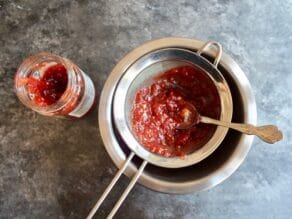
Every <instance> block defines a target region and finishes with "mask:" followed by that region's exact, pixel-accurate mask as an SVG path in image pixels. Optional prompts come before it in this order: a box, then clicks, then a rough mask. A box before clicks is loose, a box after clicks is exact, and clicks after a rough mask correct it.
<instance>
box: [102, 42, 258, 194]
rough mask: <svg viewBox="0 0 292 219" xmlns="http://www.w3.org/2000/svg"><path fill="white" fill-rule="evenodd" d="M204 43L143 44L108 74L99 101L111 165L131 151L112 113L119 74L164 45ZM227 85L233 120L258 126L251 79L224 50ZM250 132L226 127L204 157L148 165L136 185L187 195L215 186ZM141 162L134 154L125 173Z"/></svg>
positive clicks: (238, 157)
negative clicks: (183, 163) (175, 165)
mask: <svg viewBox="0 0 292 219" xmlns="http://www.w3.org/2000/svg"><path fill="white" fill-rule="evenodd" d="M203 44H204V42H202V41H199V40H194V39H186V38H163V39H159V40H154V41H150V42H148V43H145V44H143V45H142V46H140V47H138V48H136V49H135V50H133V51H131V52H130V53H129V54H127V55H126V56H125V57H123V59H121V61H120V62H119V63H118V64H117V65H116V66H115V68H114V69H113V70H112V72H111V73H110V75H109V77H108V79H107V81H106V83H105V85H104V88H103V90H102V93H101V96H100V102H99V128H100V134H101V137H102V140H103V142H104V145H105V148H106V150H107V152H108V154H109V156H110V158H111V159H112V160H113V162H114V164H115V165H116V166H117V167H118V168H120V167H121V166H122V165H123V164H124V162H125V160H126V158H127V157H128V155H129V153H130V149H129V148H128V146H127V145H126V144H125V143H124V142H123V140H122V139H121V138H120V136H119V135H118V133H117V132H116V130H115V127H114V123H113V117H112V104H113V94H114V91H115V89H116V86H117V84H118V82H119V80H120V78H121V76H122V75H123V73H124V72H125V71H126V70H127V69H128V68H129V67H130V66H131V65H132V64H133V62H135V60H137V59H139V58H140V57H142V56H143V55H145V54H147V53H149V52H151V51H154V50H158V49H163V48H170V47H176V48H183V49H188V50H190V51H197V50H198V49H199V48H201V47H202V45H203ZM206 54H207V56H208V57H207V58H210V60H213V58H214V57H215V56H216V50H214V49H211V48H210V49H208V50H207V51H206ZM218 68H219V69H220V71H221V73H222V74H223V75H224V78H225V79H226V80H227V82H228V84H229V87H230V89H231V94H232V99H233V105H234V108H233V111H234V112H233V118H232V121H233V122H241V123H250V124H254V125H255V124H256V118H257V112H256V104H255V98H254V95H253V93H252V90H251V86H250V83H249V81H248V79H247V78H246V76H245V74H244V72H243V71H242V70H241V68H240V67H239V66H238V64H237V63H236V62H235V61H234V60H233V59H232V58H231V57H230V56H228V55H227V54H225V53H223V54H222V59H221V61H220V64H219V65H218ZM252 141H253V136H248V135H244V134H241V133H237V132H233V131H229V132H228V133H227V135H226V137H225V139H224V141H223V142H222V143H221V145H220V147H218V148H217V150H215V151H214V152H213V153H212V155H210V156H209V157H207V158H206V159H204V160H203V161H201V162H199V163H197V164H195V165H192V166H190V167H186V168H180V169H168V168H161V167H156V166H152V165H148V166H147V167H146V169H145V170H144V172H143V173H142V175H141V177H140V178H139V181H138V182H139V183H140V184H142V185H144V186H146V187H148V188H150V189H153V190H155V191H160V192H167V193H187V192H194V191H201V190H205V189H208V188H211V187H214V186H215V185H218V184H219V183H221V182H222V181H224V180H225V179H227V178H228V177H229V176H230V175H231V174H232V173H233V172H234V171H236V169H237V168H238V167H239V166H240V164H241V163H242V162H243V161H244V159H245V157H246V156H247V154H248V151H249V150H250V148H251V144H252ZM140 163H141V160H139V159H138V158H137V157H136V159H135V160H133V161H132V162H130V164H129V165H128V167H127V169H126V171H125V174H126V175H127V176H128V177H132V176H133V174H134V173H135V172H136V171H137V166H138V165H139V164H140Z"/></svg>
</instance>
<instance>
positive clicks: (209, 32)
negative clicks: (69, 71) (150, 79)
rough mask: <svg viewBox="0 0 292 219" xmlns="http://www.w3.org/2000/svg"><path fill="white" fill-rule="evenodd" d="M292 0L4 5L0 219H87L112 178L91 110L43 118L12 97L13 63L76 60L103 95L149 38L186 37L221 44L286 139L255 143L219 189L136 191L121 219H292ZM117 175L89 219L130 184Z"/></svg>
mask: <svg viewBox="0 0 292 219" xmlns="http://www.w3.org/2000/svg"><path fill="white" fill-rule="evenodd" d="M291 21H292V2H291V1H290V0H283V1H256V0H247V1H229V0H212V1H203V0H202V1H191V0H179V1H166V0H155V1H150V0H148V1H136V0H127V1H118V0H116V1H115V0H108V1H106V0H103V1H86V0H85V1H83V0H80V1H70V0H64V1H58V0H52V1H33V0H26V1H20V0H19V1H12V0H11V1H10V0H4V1H3V0H0V218H85V216H86V215H87V213H88V212H89V210H90V209H91V207H92V205H93V204H94V203H95V201H96V199H97V197H98V196H99V195H100V194H101V193H102V191H103V190H104V188H105V187H106V185H107V184H108V183H109V182H110V180H111V178H112V177H113V175H114V174H115V172H116V170H117V169H116V168H115V167H114V165H113V163H112V161H111V160H110V158H109V156H108V155H107V153H106V151H105V149H104V147H103V143H102V141H101V138H100V135H99V130H98V126H97V110H96V109H95V111H94V112H93V113H91V114H90V115H89V116H88V117H86V118H84V119H81V120H77V121H71V120H60V119H53V118H47V117H44V116H41V115H38V114H36V113H34V112H33V111H31V110H28V109H27V108H25V107H24V106H23V105H22V104H21V103H20V102H19V101H18V99H17V98H16V96H15V94H14V92H13V77H14V72H15V71H16V68H17V66H18V65H19V64H20V63H21V61H22V60H23V59H24V58H25V57H26V56H28V55H29V54H32V53H36V52H39V51H49V52H52V53H55V54H59V55H61V56H65V57H68V58H70V59H71V60H73V61H74V62H75V63H77V64H78V65H79V66H80V67H81V68H82V69H83V70H84V71H86V72H87V73H88V74H89V75H90V76H91V78H92V79H93V81H94V83H95V85H96V86H97V92H98V93H100V91H101V89H102V86H103V84H104V82H105V80H106V78H107V75H108V74H109V72H110V70H111V69H112V68H113V67H114V65H115V64H116V63H117V61H118V60H119V59H121V58H122V57H123V55H125V54H126V53H127V52H129V51H130V50H132V49H133V48H135V47H137V46H138V45H140V44H142V43H143V42H145V41H147V40H151V39H156V38H161V37H165V36H185V37H190V38H197V39H203V40H206V39H214V40H217V41H219V42H221V43H222V45H223V48H224V50H225V51H227V52H228V53H229V54H230V55H231V56H232V57H233V58H234V59H235V60H236V61H237V62H238V63H239V65H240V66H241V67H242V69H243V70H244V71H245V73H246V74H247V76H248V78H249V79H250V81H251V84H252V86H253V90H254V92H255V95H256V100H257V104H258V123H259V124H267V123H274V124H277V125H278V126H280V127H281V128H282V130H283V131H284V135H285V138H284V140H283V141H282V142H280V143H278V144H276V145H268V144H265V143H263V142H261V141H260V140H258V139H256V140H255V142H254V144H253V147H252V149H251V151H250V153H249V155H248V157H247V159H246V160H245V162H244V163H243V165H242V166H241V167H240V168H239V169H238V171H237V172H236V173H235V174H233V175H232V176H231V177H230V178H229V179H228V180H226V181H225V182H224V183H222V184H221V185H219V186H217V187H215V188H213V189H211V190H209V191H205V192H201V193H198V194H188V195H168V194H161V193H156V192H153V191H150V190H148V189H147V188H144V187H142V186H140V185H137V186H136V187H135V188H134V190H133V191H132V192H131V194H130V195H129V197H128V198H127V200H126V201H125V203H124V205H123V206H122V208H121V209H120V210H119V212H118V213H117V216H116V218H147V219H148V218H291V217H292V199H291V197H292V156H291V155H292V150H291V137H292V136H291V133H292V129H291V114H292V108H291V106H292V95H291V93H292V73H291V63H292V60H291V56H292V52H291V51H292V25H291ZM127 183H128V179H127V178H126V177H123V178H122V180H121V182H120V183H119V185H118V187H117V188H116V189H115V190H114V192H113V194H112V195H111V196H110V198H109V199H108V200H107V201H106V202H105V204H104V205H103V206H102V208H101V211H100V212H99V213H98V214H97V215H96V218H105V217H106V215H107V213H108V212H109V210H110V209H111V207H112V205H113V204H114V203H115V201H116V200H117V198H118V196H119V195H120V194H121V190H122V189H123V188H125V186H126V184H127Z"/></svg>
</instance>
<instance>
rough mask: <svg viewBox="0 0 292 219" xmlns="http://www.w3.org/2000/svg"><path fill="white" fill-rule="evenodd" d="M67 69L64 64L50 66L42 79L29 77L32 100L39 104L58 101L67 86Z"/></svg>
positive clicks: (46, 104)
mask: <svg viewBox="0 0 292 219" xmlns="http://www.w3.org/2000/svg"><path fill="white" fill-rule="evenodd" d="M67 84H68V75H67V70H66V68H65V67H64V66H63V65H62V64H56V65H53V66H50V67H48V69H47V70H46V71H45V72H44V75H43V76H42V78H41V79H40V80H37V79H35V78H34V77H33V76H32V75H30V76H29V77H28V81H27V88H28V92H29V95H30V96H31V97H32V100H33V101H34V102H35V103H36V104H37V105H39V106H48V105H51V104H54V103H56V102H57V101H58V100H59V99H60V97H61V96H62V95H63V93H64V92H65V90H66V88H67Z"/></svg>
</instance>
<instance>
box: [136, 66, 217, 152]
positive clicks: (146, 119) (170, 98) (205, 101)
mask: <svg viewBox="0 0 292 219" xmlns="http://www.w3.org/2000/svg"><path fill="white" fill-rule="evenodd" d="M186 104H192V105H193V106H194V107H195V108H196V109H197V111H198V112H199V114H200V115H204V116H208V117H211V118H215V119H219V116H220V112H221V107H220V97H219V94H218V92H217V89H216V87H215V85H214V83H213V81H212V80H211V79H210V78H209V76H208V75H207V74H206V73H204V72H203V70H201V69H199V68H195V67H192V66H182V67H178V68H173V69H170V70H168V71H166V72H164V73H163V74H162V75H160V76H159V77H157V78H154V83H153V84H152V85H150V86H147V87H143V88H141V89H139V90H138V91H137V93H136V96H135V98H134V102H133V107H132V126H133V130H134V133H135V135H136V137H137V139H138V141H139V142H140V143H141V144H142V145H144V146H145V147H146V148H147V149H148V150H149V151H151V152H153V153H156V154H159V155H162V156H165V157H171V156H184V155H185V154H188V153H191V152H193V151H195V150H197V149H199V148H200V147H202V146H203V145H204V144H205V143H206V142H207V141H208V140H209V139H210V137H211V136H212V135H213V133H214V132H215V129H216V126H213V125H208V124H203V123H199V124H197V125H195V126H193V127H191V128H188V129H178V126H179V125H180V124H181V123H182V122H183V120H184V116H183V113H184V109H185V107H186Z"/></svg>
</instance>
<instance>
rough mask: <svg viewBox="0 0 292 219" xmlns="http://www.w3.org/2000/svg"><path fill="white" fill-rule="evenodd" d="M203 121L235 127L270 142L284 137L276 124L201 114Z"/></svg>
mask: <svg viewBox="0 0 292 219" xmlns="http://www.w3.org/2000/svg"><path fill="white" fill-rule="evenodd" d="M201 122H203V123H208V124H214V125H220V126H224V127H227V128H231V129H235V130H237V131H240V132H242V133H245V134H248V135H256V136H258V137H259V138H261V139H262V140H263V141H265V142H267V143H270V144H274V143H276V142H277V141H280V140H281V139H282V138H283V134H282V132H281V131H280V130H279V129H278V127H277V126H274V125H264V126H254V125H251V124H241V123H231V122H224V121H219V120H215V119H212V118H209V117H205V116H201Z"/></svg>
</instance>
